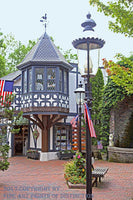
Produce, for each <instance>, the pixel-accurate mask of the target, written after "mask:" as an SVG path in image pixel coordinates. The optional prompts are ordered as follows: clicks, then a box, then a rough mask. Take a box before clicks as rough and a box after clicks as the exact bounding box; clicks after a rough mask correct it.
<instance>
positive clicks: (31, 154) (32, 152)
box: [27, 149, 40, 160]
mask: <svg viewBox="0 0 133 200" xmlns="http://www.w3.org/2000/svg"><path fill="white" fill-rule="evenodd" d="M27 158H31V159H34V160H39V159H40V153H39V152H38V151H37V150H32V149H29V150H28V151H27Z"/></svg>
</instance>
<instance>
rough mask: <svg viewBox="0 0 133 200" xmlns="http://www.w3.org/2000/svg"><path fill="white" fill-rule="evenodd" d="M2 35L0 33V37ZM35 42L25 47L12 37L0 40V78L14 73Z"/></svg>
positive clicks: (6, 36)
mask: <svg viewBox="0 0 133 200" xmlns="http://www.w3.org/2000/svg"><path fill="white" fill-rule="evenodd" d="M2 35H3V34H2V33H0V36H2ZM35 43H36V42H35V41H31V40H29V41H28V44H27V45H24V44H22V42H20V41H16V40H15V37H14V35H12V34H11V33H10V34H7V35H4V36H2V39H0V77H2V76H4V75H7V74H9V73H11V72H14V71H16V70H17V69H16V65H18V64H19V63H20V62H21V61H22V60H23V59H24V57H25V56H26V54H27V53H28V52H29V51H30V49H31V48H32V47H33V46H34V45H35Z"/></svg>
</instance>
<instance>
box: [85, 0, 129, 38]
mask: <svg viewBox="0 0 133 200" xmlns="http://www.w3.org/2000/svg"><path fill="white" fill-rule="evenodd" d="M89 3H90V5H93V6H94V5H96V6H97V8H98V11H99V12H103V13H104V14H105V15H106V16H111V17H112V18H113V19H114V21H109V29H110V30H112V31H113V32H115V33H122V34H124V35H125V36H128V37H133V0H113V1H109V2H107V4H105V3H103V2H102V1H100V0H89Z"/></svg>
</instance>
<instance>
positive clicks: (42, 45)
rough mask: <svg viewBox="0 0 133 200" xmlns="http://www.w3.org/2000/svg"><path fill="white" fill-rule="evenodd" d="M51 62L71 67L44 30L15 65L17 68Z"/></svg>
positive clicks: (49, 63)
mask: <svg viewBox="0 0 133 200" xmlns="http://www.w3.org/2000/svg"><path fill="white" fill-rule="evenodd" d="M51 64H52V65H53V64H60V65H65V67H66V68H68V69H69V70H71V69H72V66H71V65H70V64H69V63H68V62H67V61H66V60H65V58H64V56H63V55H62V54H61V52H60V51H59V49H58V48H57V47H56V46H55V44H54V43H53V42H52V40H51V38H50V37H49V36H48V35H47V33H46V32H45V33H44V35H42V36H41V37H40V39H39V41H38V42H37V43H36V45H35V46H34V47H33V48H32V49H31V50H30V51H29V53H28V54H27V55H26V56H25V58H24V60H23V61H22V62H21V63H20V64H19V65H18V66H17V67H18V69H22V68H25V67H27V66H30V65H51Z"/></svg>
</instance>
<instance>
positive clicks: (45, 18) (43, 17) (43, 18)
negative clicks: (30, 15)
mask: <svg viewBox="0 0 133 200" xmlns="http://www.w3.org/2000/svg"><path fill="white" fill-rule="evenodd" d="M41 18H42V19H41V20H40V22H43V23H44V26H45V32H46V28H47V13H45V16H42V17H41Z"/></svg>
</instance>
